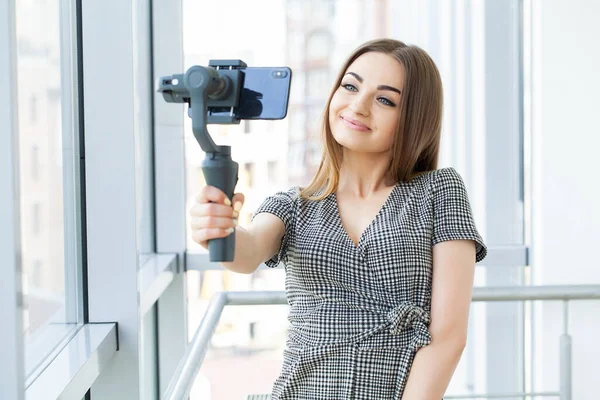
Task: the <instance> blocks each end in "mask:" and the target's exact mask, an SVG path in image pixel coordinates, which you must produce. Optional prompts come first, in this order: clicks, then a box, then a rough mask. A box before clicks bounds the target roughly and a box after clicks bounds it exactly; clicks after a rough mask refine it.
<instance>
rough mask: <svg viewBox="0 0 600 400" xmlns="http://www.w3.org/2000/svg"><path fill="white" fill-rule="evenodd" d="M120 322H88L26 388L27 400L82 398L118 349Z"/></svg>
mask: <svg viewBox="0 0 600 400" xmlns="http://www.w3.org/2000/svg"><path fill="white" fill-rule="evenodd" d="M117 347H118V343H117V324H116V323H103V324H86V325H83V326H82V327H81V329H79V331H78V332H77V334H76V335H75V336H74V337H73V338H72V339H71V340H70V341H69V343H67V345H66V346H65V347H64V348H63V349H62V350H61V351H60V352H59V353H58V355H57V356H56V357H55V358H54V360H52V362H50V364H49V365H48V367H47V368H46V369H45V370H44V371H43V372H41V373H40V374H39V376H38V377H37V378H36V379H35V380H34V381H33V382H32V383H31V385H30V386H29V387H28V388H27V390H26V391H25V398H26V400H38V399H40V400H42V399H56V398H66V399H81V398H83V397H84V396H85V394H86V393H87V391H88V390H89V388H90V387H91V386H92V384H93V383H94V381H95V380H96V378H98V376H99V375H100V372H101V371H102V370H103V369H104V368H105V367H106V366H107V365H108V363H110V361H111V359H112V357H113V355H114V354H115V352H116V351H117Z"/></svg>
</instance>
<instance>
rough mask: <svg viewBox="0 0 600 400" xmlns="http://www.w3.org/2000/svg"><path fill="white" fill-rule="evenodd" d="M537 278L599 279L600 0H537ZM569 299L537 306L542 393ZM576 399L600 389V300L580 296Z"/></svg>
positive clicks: (549, 380) (554, 367)
mask: <svg viewBox="0 0 600 400" xmlns="http://www.w3.org/2000/svg"><path fill="white" fill-rule="evenodd" d="M533 3H534V4H533V49H532V52H533V74H532V84H533V92H532V95H533V97H532V105H533V110H532V111H533V114H532V117H533V119H532V124H533V140H532V171H533V175H532V190H533V192H532V229H533V232H532V246H531V247H532V265H533V281H534V283H535V284H599V283H600V268H599V262H598V257H597V255H596V254H595V253H596V251H597V249H598V240H599V239H600V211H599V210H598V205H599V204H600V187H599V185H598V182H599V181H600V179H599V177H598V173H597V170H596V166H597V163H598V161H597V160H598V149H599V148H600V126H599V122H598V116H599V115H600V97H599V93H600V45H599V44H598V38H600V23H599V22H598V20H599V19H600V2H598V1H594V0H570V1H567V0H544V1H539V0H538V1H535V0H534V2H533ZM562 318H563V314H562V304H561V303H548V302H546V303H542V304H539V305H537V306H536V325H535V330H536V332H535V334H534V346H535V355H536V356H535V365H536V368H535V369H536V371H535V375H534V377H535V389H537V390H554V389H557V388H558V376H559V374H558V371H559V365H558V357H559V353H558V350H559V345H558V337H559V335H560V334H561V333H562V326H563V319H562ZM569 320H570V325H569V330H570V333H571V334H572V336H573V399H577V400H588V399H589V400H592V399H597V398H598V393H600V368H598V360H600V341H599V339H600V302H591V301H590V302H573V303H572V304H571V307H570V315H569Z"/></svg>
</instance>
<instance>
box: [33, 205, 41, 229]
mask: <svg viewBox="0 0 600 400" xmlns="http://www.w3.org/2000/svg"><path fill="white" fill-rule="evenodd" d="M40 208H41V206H40V203H33V214H32V217H33V234H34V235H35V236H39V234H40V223H41V222H40V219H41V215H40V214H41V213H40Z"/></svg>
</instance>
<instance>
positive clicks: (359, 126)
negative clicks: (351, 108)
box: [341, 116, 371, 132]
mask: <svg viewBox="0 0 600 400" xmlns="http://www.w3.org/2000/svg"><path fill="white" fill-rule="evenodd" d="M341 118H342V121H343V122H344V125H346V126H347V127H348V128H350V129H354V130H356V131H359V132H368V131H370V130H371V129H370V128H369V127H368V126H366V125H365V124H363V123H361V122H358V121H357V120H355V119H352V118H348V117H344V116H342V117H341Z"/></svg>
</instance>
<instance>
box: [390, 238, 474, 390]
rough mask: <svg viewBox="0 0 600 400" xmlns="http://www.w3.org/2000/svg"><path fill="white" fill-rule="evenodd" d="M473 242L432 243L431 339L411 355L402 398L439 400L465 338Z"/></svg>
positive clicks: (472, 265) (472, 262) (471, 278)
mask: <svg viewBox="0 0 600 400" xmlns="http://www.w3.org/2000/svg"><path fill="white" fill-rule="evenodd" d="M474 274H475V245H474V242H473V241H471V240H451V241H446V242H441V243H438V244H436V245H434V246H433V283H432V299H431V324H430V326H429V332H430V333H431V339H432V340H431V343H430V344H429V345H428V346H425V347H422V348H421V349H420V350H419V351H417V354H416V356H415V359H414V362H413V364H412V367H411V370H410V374H409V377H408V381H407V383H406V387H405V389H404V394H403V396H402V400H440V399H441V398H442V397H443V396H444V393H445V392H446V389H447V388H448V384H449V383H450V379H451V378H452V375H453V374H454V370H455V369H456V366H457V365H458V362H459V360H460V357H461V355H462V352H463V349H464V347H465V344H466V340H467V325H468V320H469V306H470V304H471V296H472V289H473V279H474Z"/></svg>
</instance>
